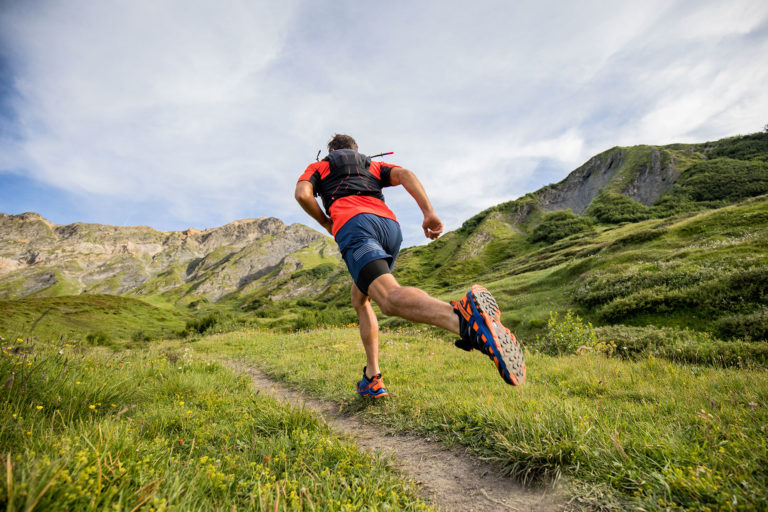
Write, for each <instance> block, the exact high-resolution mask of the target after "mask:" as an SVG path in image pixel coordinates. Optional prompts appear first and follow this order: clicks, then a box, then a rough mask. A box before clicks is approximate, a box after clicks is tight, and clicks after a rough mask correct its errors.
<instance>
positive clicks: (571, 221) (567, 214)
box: [531, 210, 592, 243]
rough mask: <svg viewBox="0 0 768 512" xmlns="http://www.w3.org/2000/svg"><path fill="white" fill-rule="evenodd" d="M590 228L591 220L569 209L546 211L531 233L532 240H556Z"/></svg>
mask: <svg viewBox="0 0 768 512" xmlns="http://www.w3.org/2000/svg"><path fill="white" fill-rule="evenodd" d="M591 229H592V221H590V220H589V219H588V218H586V217H581V216H579V215H576V214H574V213H573V212H572V211H571V210H561V211H557V212H552V213H548V214H547V215H545V216H544V218H543V220H542V221H541V224H539V225H538V226H536V228H534V230H533V232H532V233H531V241H532V242H534V243H535V242H547V243H552V242H556V241H558V240H560V239H562V238H565V237H567V236H571V235H575V234H577V233H582V232H584V231H589V230H591Z"/></svg>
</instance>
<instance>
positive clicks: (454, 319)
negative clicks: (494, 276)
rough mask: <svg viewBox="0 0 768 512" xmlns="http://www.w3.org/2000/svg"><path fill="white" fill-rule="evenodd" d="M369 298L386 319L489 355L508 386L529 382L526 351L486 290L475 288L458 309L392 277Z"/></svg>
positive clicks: (370, 289) (383, 277) (381, 282)
mask: <svg viewBox="0 0 768 512" xmlns="http://www.w3.org/2000/svg"><path fill="white" fill-rule="evenodd" d="M368 295H370V296H371V298H372V299H373V300H375V301H376V304H378V305H379V307H380V308H381V311H382V312H383V313H384V314H385V315H390V316H399V317H400V318H405V319H406V320H411V321H413V322H419V323H424V324H430V325H434V326H437V327H442V328H443V329H446V330H448V331H451V332H453V333H456V334H459V335H460V336H461V340H457V342H456V346H457V347H459V348H462V349H464V350H472V349H473V348H477V349H479V350H481V351H482V352H483V353H484V354H486V355H488V356H489V357H490V358H491V360H492V361H493V362H494V364H495V365H496V369H497V370H498V371H499V375H501V377H502V378H503V379H504V381H505V382H506V383H507V384H512V385H515V386H517V385H519V384H522V383H523V381H524V380H525V361H524V358H523V351H522V350H521V348H520V345H519V344H518V343H517V340H516V339H515V336H514V335H513V334H512V333H511V332H510V331H509V329H507V328H506V327H504V326H503V325H502V324H501V313H500V311H499V308H498V305H497V304H496V300H495V299H494V298H493V296H492V295H491V294H490V292H488V290H486V289H485V288H483V287H482V286H477V285H474V286H472V288H471V289H470V291H469V292H468V293H467V295H465V297H464V298H463V299H461V301H460V302H459V303H456V309H454V306H453V305H451V304H448V303H445V302H443V301H441V300H438V299H435V298H434V297H431V296H430V295H429V294H428V293H426V292H424V291H422V290H419V289H418V288H412V287H408V286H400V284H398V282H397V280H396V279H395V278H394V276H392V274H382V275H380V276H379V277H377V278H376V279H375V280H374V281H373V282H372V283H371V284H370V286H369V287H368ZM457 312H460V313H459V314H462V315H463V318H461V319H460V318H459V315H458V314H457Z"/></svg>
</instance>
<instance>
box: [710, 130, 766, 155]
mask: <svg viewBox="0 0 768 512" xmlns="http://www.w3.org/2000/svg"><path fill="white" fill-rule="evenodd" d="M707 156H709V157H710V158H719V157H726V158H735V159H739V160H753V159H758V160H763V161H768V133H752V134H750V135H743V136H741V137H733V138H729V139H725V140H721V141H719V142H717V143H716V145H715V147H714V148H713V149H711V150H710V151H709V152H708V154H707Z"/></svg>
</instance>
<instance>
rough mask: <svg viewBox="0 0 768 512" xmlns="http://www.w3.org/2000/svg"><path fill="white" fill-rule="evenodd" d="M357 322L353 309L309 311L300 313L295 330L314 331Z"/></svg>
mask: <svg viewBox="0 0 768 512" xmlns="http://www.w3.org/2000/svg"><path fill="white" fill-rule="evenodd" d="M355 322H357V314H356V313H355V311H354V310H353V309H352V308H351V307H348V308H326V309H322V310H316V309H309V310H303V311H301V312H300V313H299V317H298V318H297V319H296V322H295V324H294V328H296V329H314V328H316V327H323V326H333V325H349V324H353V323H355Z"/></svg>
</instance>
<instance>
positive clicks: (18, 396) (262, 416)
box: [0, 339, 426, 511]
mask: <svg viewBox="0 0 768 512" xmlns="http://www.w3.org/2000/svg"><path fill="white" fill-rule="evenodd" d="M3 343H4V345H3V350H2V354H0V386H2V394H0V455H1V456H2V461H0V462H1V463H2V464H1V466H0V467H2V478H0V508H2V509H4V510H24V511H30V510H78V511H80V510H106V509H109V510H125V511H136V510H155V511H162V510H185V511H186V510H227V511H229V510H235V509H237V510H269V511H273V510H360V509H367V510H400V509H405V510H423V509H425V508H426V506H425V505H424V504H423V503H422V502H420V501H419V500H418V499H416V498H415V494H414V488H413V486H412V484H409V483H406V482H403V481H402V480H401V479H399V478H398V477H397V476H396V475H395V474H394V473H393V472H392V471H391V470H390V469H389V468H388V466H387V464H386V463H385V462H384V461H382V460H381V459H378V458H373V457H371V456H370V455H367V454H363V453H361V452H359V451H358V450H357V449H356V447H355V446H354V445H353V444H352V443H350V442H348V441H344V440H340V439H339V438H338V437H336V436H335V435H334V434H333V433H332V432H331V431H330V430H329V429H328V428H327V427H326V426H325V425H324V424H321V423H320V422H319V421H318V419H317V418H316V417H315V416H314V415H312V414H310V413H309V412H306V411H304V410H296V409H289V408H286V407H285V406H283V405H281V404H279V403H278V402H276V401H275V400H274V399H272V398H270V397H267V396H261V395H258V394H255V393H254V392H253V390H252V388H251V386H250V384H249V381H248V379H246V378H244V377H239V376H235V375H233V373H232V372H231V371H229V370H227V369H224V368H222V367H221V366H220V365H219V364H217V363H214V362H206V361H204V360H202V359H201V358H199V357H196V356H194V355H193V353H192V352H191V351H190V350H189V349H188V348H187V349H182V348H178V349H172V348H164V349H161V348H159V347H158V348H155V349H151V350H147V351H144V352H142V353H137V352H130V351H123V352H116V353H115V352H112V351H110V350H106V349H100V350H94V349H86V348H80V347H77V346H72V345H70V344H63V345H58V344H53V343H47V344H41V343H29V342H26V341H24V340H21V339H16V340H14V341H12V342H8V341H3ZM161 350H162V351H161Z"/></svg>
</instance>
